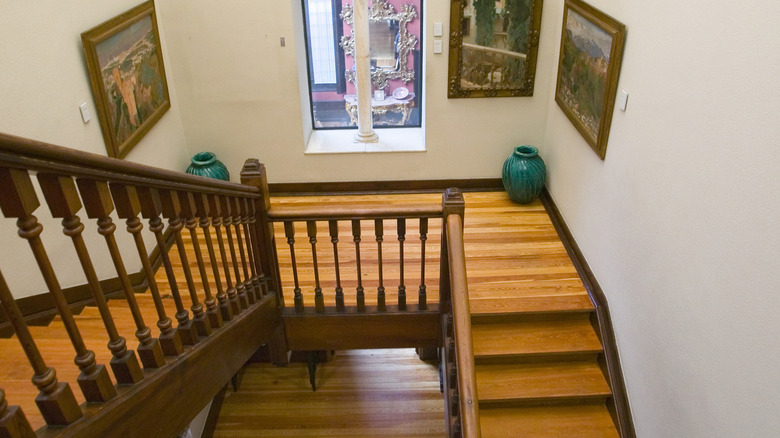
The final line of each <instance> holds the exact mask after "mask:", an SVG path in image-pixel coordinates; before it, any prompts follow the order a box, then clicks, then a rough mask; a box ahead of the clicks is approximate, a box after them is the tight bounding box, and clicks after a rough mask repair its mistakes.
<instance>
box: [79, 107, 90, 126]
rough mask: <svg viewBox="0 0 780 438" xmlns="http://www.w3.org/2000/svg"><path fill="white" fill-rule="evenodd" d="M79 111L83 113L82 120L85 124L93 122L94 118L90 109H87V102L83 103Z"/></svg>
mask: <svg viewBox="0 0 780 438" xmlns="http://www.w3.org/2000/svg"><path fill="white" fill-rule="evenodd" d="M79 111H81V120H83V121H84V123H85V124H86V123H87V122H89V121H90V120H92V116H91V115H90V114H89V107H87V102H81V105H79Z"/></svg>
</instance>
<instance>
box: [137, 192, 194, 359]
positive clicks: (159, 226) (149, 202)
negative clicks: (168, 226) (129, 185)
mask: <svg viewBox="0 0 780 438" xmlns="http://www.w3.org/2000/svg"><path fill="white" fill-rule="evenodd" d="M136 191H137V192H138V198H139V200H140V201H141V215H142V216H143V217H144V218H145V219H149V230H150V231H151V232H152V233H154V238H155V239H156V240H157V247H158V249H159V250H160V258H161V259H162V264H163V268H165V275H166V277H167V278H168V286H169V287H170V289H171V296H173V303H174V304H175V305H176V315H174V316H176V321H177V322H178V325H177V326H176V331H177V332H178V333H179V337H180V338H181V342H182V344H184V345H195V344H197V343H198V331H197V329H196V328H195V325H194V324H193V323H192V321H190V314H189V312H187V309H185V308H184V303H183V302H182V300H181V293H180V292H179V285H178V284H177V283H176V275H175V274H174V272H173V265H172V264H171V258H170V256H169V254H168V245H167V244H166V242H165V236H164V235H163V228H165V226H164V225H163V222H162V219H160V214H161V213H162V203H161V201H160V194H159V193H158V192H157V190H156V189H152V188H149V187H143V186H138V187H136Z"/></svg>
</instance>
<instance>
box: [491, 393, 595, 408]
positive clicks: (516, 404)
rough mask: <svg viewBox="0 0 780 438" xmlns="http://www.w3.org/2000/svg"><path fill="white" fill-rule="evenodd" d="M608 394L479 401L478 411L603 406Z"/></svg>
mask: <svg viewBox="0 0 780 438" xmlns="http://www.w3.org/2000/svg"><path fill="white" fill-rule="evenodd" d="M609 397H610V395H609V394H605V395H588V396H561V397H538V398H523V399H508V400H480V401H479V409H480V410H482V409H491V408H527V407H537V406H579V405H604V404H605V403H606V402H607V399H608V398H609Z"/></svg>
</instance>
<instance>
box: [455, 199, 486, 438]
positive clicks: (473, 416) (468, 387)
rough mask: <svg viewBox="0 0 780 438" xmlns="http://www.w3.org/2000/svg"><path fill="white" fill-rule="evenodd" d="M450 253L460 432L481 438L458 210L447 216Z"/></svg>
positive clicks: (461, 225)
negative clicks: (456, 212)
mask: <svg viewBox="0 0 780 438" xmlns="http://www.w3.org/2000/svg"><path fill="white" fill-rule="evenodd" d="M447 253H448V256H449V263H450V290H451V296H452V313H453V332H454V337H455V341H456V342H455V359H456V363H457V370H458V394H459V396H458V401H459V404H460V421H461V433H462V436H463V437H464V438H479V437H480V436H481V433H480V426H479V406H478V398H477V378H476V375H475V373H474V371H475V370H474V347H473V342H472V339H471V311H470V309H469V296H468V283H467V280H466V253H465V251H464V247H463V218H462V217H461V216H460V215H457V214H453V215H449V216H448V217H447Z"/></svg>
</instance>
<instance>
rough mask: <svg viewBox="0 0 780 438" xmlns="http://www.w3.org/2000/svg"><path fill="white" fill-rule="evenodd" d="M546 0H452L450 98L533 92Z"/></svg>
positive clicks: (526, 94) (448, 91)
mask: <svg viewBox="0 0 780 438" xmlns="http://www.w3.org/2000/svg"><path fill="white" fill-rule="evenodd" d="M542 3H543V2H542V0H450V52H449V64H448V74H447V97H449V98H467V97H515V96H533V94H534V82H535V78H536V54H537V52H538V49H539V31H540V29H541V25H542Z"/></svg>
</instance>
